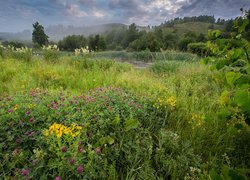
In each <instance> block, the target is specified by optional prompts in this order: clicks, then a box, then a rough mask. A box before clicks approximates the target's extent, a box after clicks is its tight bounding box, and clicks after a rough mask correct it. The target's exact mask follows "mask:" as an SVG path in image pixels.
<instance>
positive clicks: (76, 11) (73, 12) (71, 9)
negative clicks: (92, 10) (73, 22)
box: [66, 4, 87, 18]
mask: <svg viewBox="0 0 250 180" xmlns="http://www.w3.org/2000/svg"><path fill="white" fill-rule="evenodd" d="M66 12H67V14H69V15H70V16H74V17H77V18H81V17H84V16H87V14H86V12H84V11H83V10H81V9H80V8H79V6H78V5H76V4H70V5H67V10H66Z"/></svg>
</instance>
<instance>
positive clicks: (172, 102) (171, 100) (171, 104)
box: [167, 96, 176, 108]
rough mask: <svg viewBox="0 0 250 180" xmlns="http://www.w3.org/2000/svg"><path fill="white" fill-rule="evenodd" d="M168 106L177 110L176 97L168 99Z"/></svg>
mask: <svg viewBox="0 0 250 180" xmlns="http://www.w3.org/2000/svg"><path fill="white" fill-rule="evenodd" d="M167 104H168V105H169V106H170V107H171V108H175V106H176V99H175V98H174V96H171V97H169V98H168V99H167Z"/></svg>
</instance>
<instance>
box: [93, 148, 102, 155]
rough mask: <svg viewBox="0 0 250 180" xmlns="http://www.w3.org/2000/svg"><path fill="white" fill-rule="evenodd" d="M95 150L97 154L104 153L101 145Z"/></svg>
mask: <svg viewBox="0 0 250 180" xmlns="http://www.w3.org/2000/svg"><path fill="white" fill-rule="evenodd" d="M95 152H96V154H97V155H100V154H101V153H102V149H101V148H100V147H98V148H96V149H95Z"/></svg>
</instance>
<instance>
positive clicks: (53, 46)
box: [43, 44, 59, 51]
mask: <svg viewBox="0 0 250 180" xmlns="http://www.w3.org/2000/svg"><path fill="white" fill-rule="evenodd" d="M43 50H50V51H59V49H58V47H57V45H56V44H54V45H48V46H43Z"/></svg>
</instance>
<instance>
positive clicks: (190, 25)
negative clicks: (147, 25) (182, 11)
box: [156, 22, 224, 36]
mask: <svg viewBox="0 0 250 180" xmlns="http://www.w3.org/2000/svg"><path fill="white" fill-rule="evenodd" d="M156 28H161V29H162V30H163V31H164V33H166V34H169V33H176V34H177V35H180V36H183V35H184V34H186V33H188V32H194V33H195V34H205V35H206V34H207V32H208V30H209V29H220V30H223V29H224V25H218V24H213V23H205V22H186V23H178V24H174V25H173V26H171V27H170V26H163V25H161V26H158V27H156Z"/></svg>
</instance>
